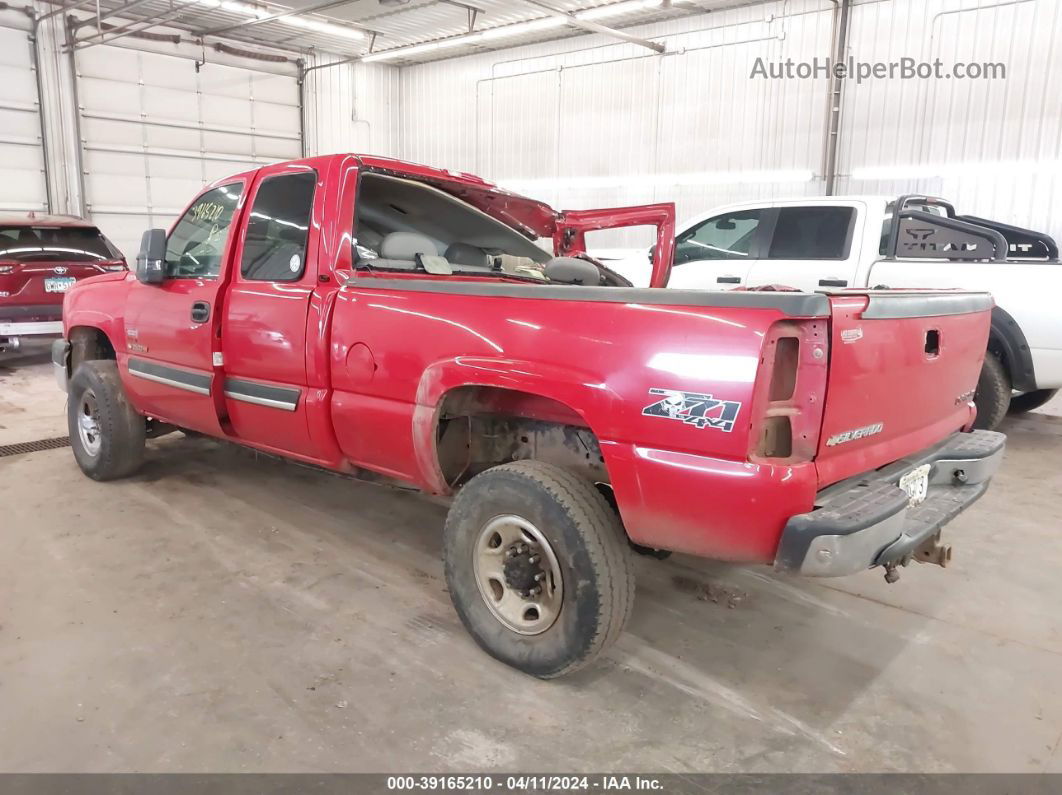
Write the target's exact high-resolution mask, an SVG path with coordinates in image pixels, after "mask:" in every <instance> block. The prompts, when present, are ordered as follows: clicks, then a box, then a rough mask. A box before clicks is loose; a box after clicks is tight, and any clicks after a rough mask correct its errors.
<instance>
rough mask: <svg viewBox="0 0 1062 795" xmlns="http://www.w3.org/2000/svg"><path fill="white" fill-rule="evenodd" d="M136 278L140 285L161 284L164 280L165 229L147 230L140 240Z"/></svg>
mask: <svg viewBox="0 0 1062 795" xmlns="http://www.w3.org/2000/svg"><path fill="white" fill-rule="evenodd" d="M136 278H137V280H138V281H139V282H140V283H141V284H162V282H163V281H164V280H165V279H166V230H165V229H149V230H147V231H146V232H145V233H144V236H143V237H142V238H140V251H139V253H137V255H136Z"/></svg>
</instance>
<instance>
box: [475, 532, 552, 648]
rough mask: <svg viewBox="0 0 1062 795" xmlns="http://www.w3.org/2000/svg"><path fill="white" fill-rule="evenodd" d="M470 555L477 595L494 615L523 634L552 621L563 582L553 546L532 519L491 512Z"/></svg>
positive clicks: (534, 632) (537, 630) (535, 632)
mask: <svg viewBox="0 0 1062 795" xmlns="http://www.w3.org/2000/svg"><path fill="white" fill-rule="evenodd" d="M472 560H473V568H474V573H475V578H476V585H477V586H478V588H479V595H480V596H481V597H482V598H483V601H484V602H485V603H486V605H487V608H488V609H489V610H490V611H491V613H493V614H494V617H495V618H496V619H498V621H500V622H501V623H502V624H504V625H505V626H506V627H507V628H509V629H511V630H512V631H513V632H517V633H519V634H521V635H539V634H541V633H543V632H545V631H546V630H547V629H549V628H550V627H551V626H553V623H554V622H555V621H556V620H557V617H558V616H559V615H560V611H561V605H562V604H563V601H564V582H563V580H562V578H561V569H560V564H559V563H558V562H557V556H556V555H555V554H554V552H553V547H552V546H550V543H549V541H548V540H547V539H546V537H545V535H543V534H542V532H541V531H540V530H539V529H538V528H537V527H535V526H534V525H533V524H532V523H531V522H529V521H527V520H526V519H524V518H523V517H520V516H514V515H505V516H496V517H494V518H493V519H491V520H490V521H489V522H487V523H486V524H485V525H484V526H483V528H482V529H481V530H480V531H479V536H478V537H477V538H476V545H475V551H474V552H473V558H472Z"/></svg>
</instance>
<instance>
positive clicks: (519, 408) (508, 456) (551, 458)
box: [435, 386, 610, 488]
mask: <svg viewBox="0 0 1062 795" xmlns="http://www.w3.org/2000/svg"><path fill="white" fill-rule="evenodd" d="M438 417H439V420H438V426H437V430H436V438H435V447H436V454H437V457H438V463H439V469H440V471H441V472H442V474H443V477H444V478H445V480H446V482H447V484H449V485H450V487H451V488H452V487H455V486H459V485H461V484H462V483H464V482H465V481H467V480H468V479H469V478H471V477H473V476H474V475H477V474H479V473H480V472H482V471H484V470H486V469H489V468H490V467H493V466H496V465H498V464H505V463H508V462H510V461H523V460H528V459H532V460H536V461H545V462H547V463H550V464H554V465H555V466H560V467H564V468H565V469H569V470H572V471H574V472H577V473H579V474H581V475H582V476H584V477H586V478H588V479H590V480H592V481H593V482H595V483H604V484H608V483H610V480H609V477H608V470H607V469H606V467H605V459H604V456H602V454H601V446H600V444H599V443H598V440H597V436H595V435H594V432H593V431H592V430H590V428H589V427H588V426H587V424H586V422H585V420H583V418H582V416H581V415H580V414H579V413H578V412H576V411H575V410H574V409H572V408H571V407H570V406H567V405H565V404H564V403H561V402H559V401H556V400H553V399H552V398H547V397H543V396H541V395H535V394H532V393H528V392H521V391H518V390H511V389H501V388H498V387H480V386H474V387H459V388H457V389H454V390H452V391H451V392H449V393H448V394H447V395H446V397H445V398H444V399H443V402H442V405H441V406H440V407H439V414H438Z"/></svg>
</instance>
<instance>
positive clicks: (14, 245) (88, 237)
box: [0, 226, 122, 262]
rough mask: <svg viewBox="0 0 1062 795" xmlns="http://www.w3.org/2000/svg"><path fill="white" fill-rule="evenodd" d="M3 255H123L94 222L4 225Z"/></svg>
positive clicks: (74, 258) (36, 258)
mask: <svg viewBox="0 0 1062 795" xmlns="http://www.w3.org/2000/svg"><path fill="white" fill-rule="evenodd" d="M0 259H6V260H15V261H17V262H103V261H113V260H120V259H122V255H121V254H120V253H119V252H118V251H117V250H116V249H115V248H114V246H112V245H111V244H110V243H109V242H108V240H107V238H105V237H104V236H103V235H102V234H100V230H99V229H97V228H96V227H94V226H0Z"/></svg>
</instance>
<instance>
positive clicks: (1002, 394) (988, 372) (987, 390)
mask: <svg viewBox="0 0 1062 795" xmlns="http://www.w3.org/2000/svg"><path fill="white" fill-rule="evenodd" d="M1010 392H1011V390H1010V375H1009V374H1008V373H1007V368H1005V367H1004V366H1003V362H1001V361H1000V360H999V358H998V357H997V356H996V355H995V354H994V353H992V352H991V351H989V352H988V353H986V354H985V363H984V365H982V367H981V375H980V377H979V378H978V379H977V391H976V392H975V393H974V405H976V406H977V418H976V419H975V420H974V428H977V429H978V430H985V431H990V430H992V429H993V428H995V427H996V426H997V425H999V423H1001V422H1002V421H1003V418H1004V417H1006V416H1007V409H1008V408H1010Z"/></svg>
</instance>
